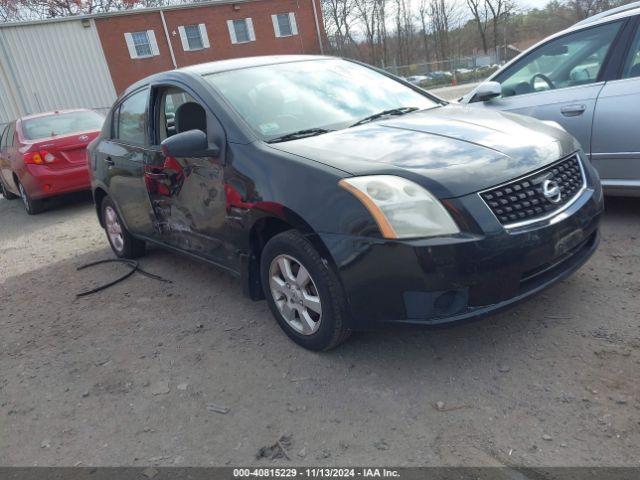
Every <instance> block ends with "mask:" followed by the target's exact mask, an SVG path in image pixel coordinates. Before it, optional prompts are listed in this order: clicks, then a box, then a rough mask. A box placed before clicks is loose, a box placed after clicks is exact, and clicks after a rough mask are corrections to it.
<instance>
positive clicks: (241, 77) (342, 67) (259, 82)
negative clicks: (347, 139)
mask: <svg viewBox="0 0 640 480" xmlns="http://www.w3.org/2000/svg"><path fill="white" fill-rule="evenodd" d="M205 78H206V79H207V80H208V81H209V82H210V83H211V84H212V85H213V86H214V87H215V88H216V89H218V90H219V91H220V92H221V93H222V95H223V96H224V97H225V98H226V99H227V100H228V101H229V103H230V104H231V105H232V106H233V107H234V108H235V109H236V110H237V112H238V113H239V114H240V115H241V116H242V117H243V118H244V120H245V121H246V122H247V123H248V124H249V125H250V126H251V128H252V129H253V130H254V131H255V132H256V133H257V134H258V136H260V137H261V138H262V139H263V140H266V141H269V139H274V138H278V137H282V136H284V135H287V134H290V133H293V132H298V131H301V130H309V129H326V130H335V129H341V128H346V127H348V126H350V125H353V124H354V123H356V122H358V121H359V120H361V119H363V118H366V117H369V116H371V115H374V114H376V113H379V112H382V111H385V110H391V109H396V108H401V107H414V108H417V109H420V110H422V109H425V108H432V107H434V106H437V105H439V104H438V103H436V102H435V101H434V100H431V99H430V98H429V97H427V96H425V95H422V94H420V93H418V92H416V91H415V90H413V89H411V88H409V87H407V86H405V85H403V84H402V83H400V82H397V81H395V80H393V79H391V78H389V77H386V76H384V75H382V74H380V73H378V72H376V71H374V70H371V69H370V68H366V67H363V66H361V65H358V64H355V63H351V62H347V61H344V60H312V61H304V62H291V63H283V64H277V65H265V66H259V67H251V68H245V69H241V70H232V71H228V72H221V73H215V74H210V75H206V76H205Z"/></svg>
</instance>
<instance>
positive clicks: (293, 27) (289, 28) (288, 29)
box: [271, 12, 298, 37]
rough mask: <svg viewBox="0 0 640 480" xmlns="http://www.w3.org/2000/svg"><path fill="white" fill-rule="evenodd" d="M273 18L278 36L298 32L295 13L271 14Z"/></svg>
mask: <svg viewBox="0 0 640 480" xmlns="http://www.w3.org/2000/svg"><path fill="white" fill-rule="evenodd" d="M271 20H272V21H273V30H274V31H275V33H276V37H291V36H293V35H297V34H298V25H297V24H296V14H295V13H293V12H291V13H279V14H277V15H271Z"/></svg>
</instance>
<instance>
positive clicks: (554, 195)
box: [542, 180, 562, 203]
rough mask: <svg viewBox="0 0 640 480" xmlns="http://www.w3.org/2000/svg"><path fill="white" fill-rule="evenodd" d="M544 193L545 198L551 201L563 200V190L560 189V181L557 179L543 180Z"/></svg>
mask: <svg viewBox="0 0 640 480" xmlns="http://www.w3.org/2000/svg"><path fill="white" fill-rule="evenodd" d="M542 194H543V195H544V198H546V199H547V200H549V201H550V202H551V203H560V200H562V191H561V190H560V186H559V185H558V182H556V181H555V180H545V181H544V182H542Z"/></svg>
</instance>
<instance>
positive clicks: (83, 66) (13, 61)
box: [0, 20, 116, 124]
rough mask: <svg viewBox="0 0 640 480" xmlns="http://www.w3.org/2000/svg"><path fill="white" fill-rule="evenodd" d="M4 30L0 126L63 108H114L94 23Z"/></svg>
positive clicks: (0, 42) (1, 36) (0, 48)
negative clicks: (24, 116) (29, 115)
mask: <svg viewBox="0 0 640 480" xmlns="http://www.w3.org/2000/svg"><path fill="white" fill-rule="evenodd" d="M89 25H90V26H89V27H88V28H85V27H83V26H82V23H81V21H80V20H71V21H62V22H56V23H40V24H34V25H17V26H7V27H3V28H0V124H2V123H5V122H7V121H10V120H12V119H14V118H16V117H18V116H20V115H24V114H28V113H38V112H44V111H48V110H56V109H63V108H96V109H103V108H107V107H110V106H111V104H112V103H113V101H114V100H115V98H116V92H115V88H114V87H113V82H112V81H111V75H110V74H109V68H108V67H107V62H106V59H105V56H104V52H103V51H102V46H101V44H100V39H99V37H98V33H97V30H96V26H95V23H94V21H93V20H90V24H89Z"/></svg>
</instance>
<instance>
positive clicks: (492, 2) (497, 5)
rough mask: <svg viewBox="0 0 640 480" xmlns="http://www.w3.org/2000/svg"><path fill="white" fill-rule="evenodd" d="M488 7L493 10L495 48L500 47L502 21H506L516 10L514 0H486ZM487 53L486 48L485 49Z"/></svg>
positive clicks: (495, 49) (490, 10) (492, 21)
mask: <svg viewBox="0 0 640 480" xmlns="http://www.w3.org/2000/svg"><path fill="white" fill-rule="evenodd" d="M485 5H486V8H487V10H488V11H489V12H491V23H492V26H493V49H494V51H497V49H498V33H499V27H500V21H502V20H503V21H504V22H505V23H506V21H507V19H508V18H509V15H511V13H512V12H513V11H514V10H515V5H514V3H513V2H512V0H485ZM485 53H486V50H485Z"/></svg>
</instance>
